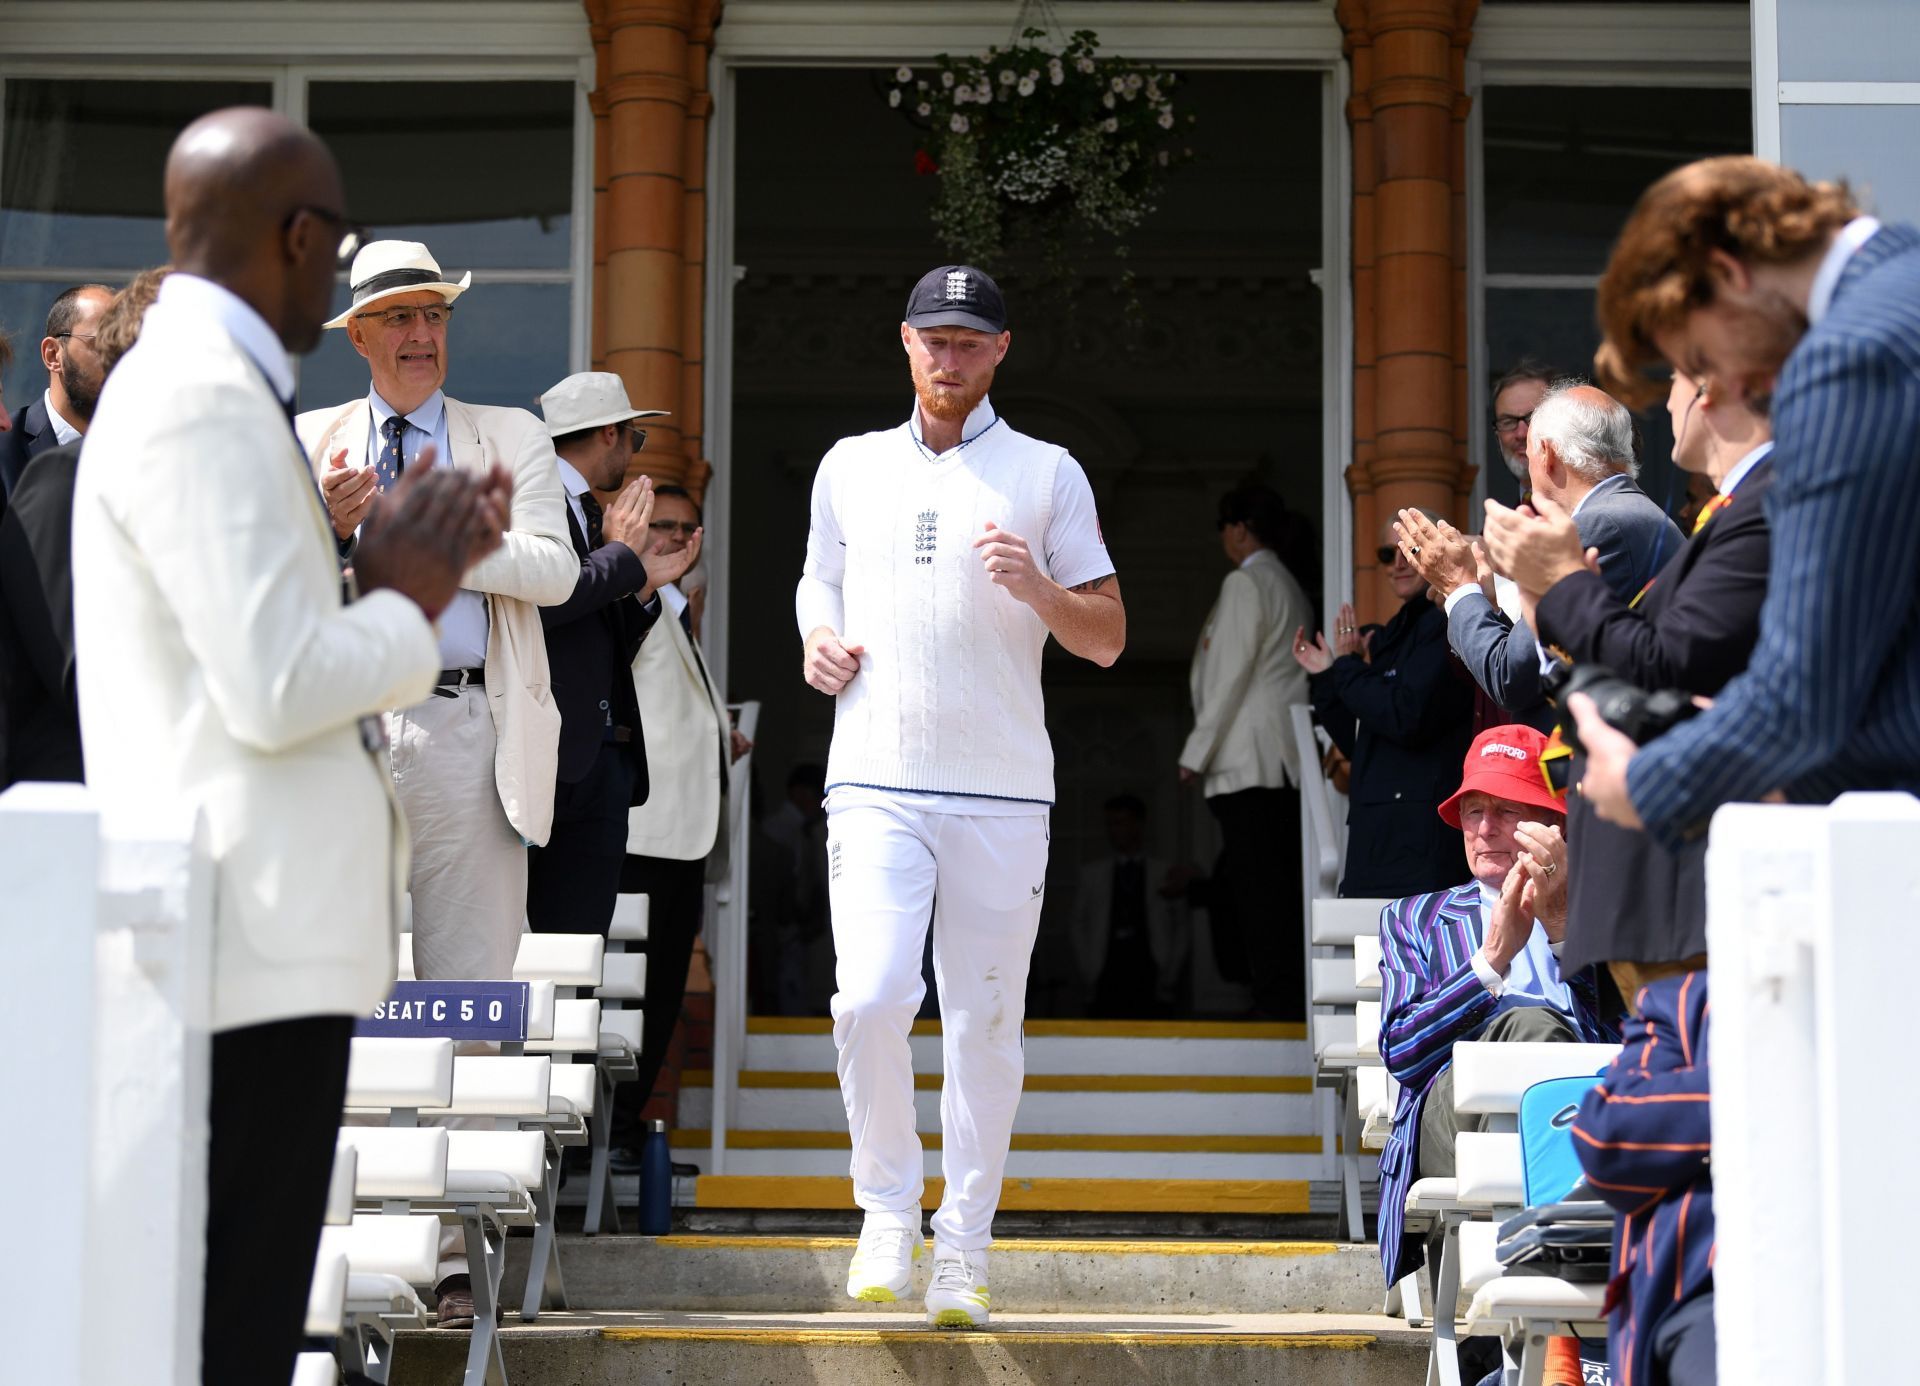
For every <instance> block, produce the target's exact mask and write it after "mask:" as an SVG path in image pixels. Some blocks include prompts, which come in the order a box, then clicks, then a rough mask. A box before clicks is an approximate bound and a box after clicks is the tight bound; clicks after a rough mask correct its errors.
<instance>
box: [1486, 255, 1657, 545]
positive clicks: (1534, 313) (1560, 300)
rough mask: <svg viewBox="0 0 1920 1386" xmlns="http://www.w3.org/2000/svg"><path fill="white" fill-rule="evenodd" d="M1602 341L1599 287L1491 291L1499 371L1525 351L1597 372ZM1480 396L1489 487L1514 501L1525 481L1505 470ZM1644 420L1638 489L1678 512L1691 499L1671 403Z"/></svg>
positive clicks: (1490, 352)
mask: <svg viewBox="0 0 1920 1386" xmlns="http://www.w3.org/2000/svg"><path fill="white" fill-rule="evenodd" d="M1599 345H1600V329H1599V328H1598V327H1596V326H1595V325H1594V317H1593V294H1592V293H1591V292H1590V291H1588V290H1585V289H1579V290H1568V289H1490V290H1488V292H1487V367H1488V370H1489V371H1490V372H1491V373H1492V374H1493V375H1494V376H1495V377H1498V376H1499V375H1500V374H1501V373H1502V372H1504V371H1505V370H1506V369H1507V367H1508V366H1510V365H1512V364H1513V363H1514V362H1515V361H1518V360H1519V359H1520V358H1521V357H1522V356H1526V355H1529V354H1530V355H1533V356H1537V357H1539V358H1540V359H1542V360H1543V361H1545V362H1546V363H1547V364H1548V365H1549V366H1552V367H1554V368H1555V369H1556V370H1561V371H1564V372H1566V373H1567V374H1568V375H1582V376H1585V375H1592V374H1593V353H1594V351H1595V350H1596V349H1597V348H1598V347H1599ZM1475 404H1476V409H1477V413H1476V418H1477V420H1478V426H1479V427H1480V428H1482V429H1485V430H1487V450H1486V459H1487V462H1486V467H1487V494H1488V495H1490V496H1492V497H1493V498H1494V499H1495V500H1499V501H1504V502H1505V503H1507V504H1508V505H1512V504H1513V503H1514V502H1515V501H1517V500H1518V499H1519V494H1520V493H1519V483H1518V482H1517V481H1516V480H1515V478H1514V476H1513V474H1512V473H1511V472H1509V471H1508V470H1507V465H1506V463H1505V462H1504V461H1502V460H1501V458H1500V455H1499V452H1498V450H1497V449H1496V448H1495V447H1494V444H1493V438H1492V428H1493V425H1492V423H1491V422H1490V421H1489V413H1490V411H1489V410H1488V408H1487V398H1486V395H1485V392H1484V391H1483V392H1482V394H1481V396H1480V399H1479V400H1478V401H1476V402H1475ZM1635 418H1637V419H1638V420H1639V423H1640V436H1641V448H1640V458H1641V467H1640V489H1641V490H1643V491H1645V492H1646V493H1647V494H1648V495H1649V496H1652V497H1653V498H1654V500H1655V501H1657V502H1659V503H1660V504H1661V505H1663V506H1665V507H1666V509H1667V513H1668V514H1674V513H1677V512H1678V511H1679V509H1680V507H1681V506H1682V505H1684V504H1685V503H1686V489H1687V488H1686V477H1685V476H1684V475H1683V474H1682V473H1681V472H1680V471H1679V470H1678V469H1677V468H1675V467H1674V465H1673V462H1672V457H1673V429H1672V427H1671V426H1670V425H1669V422H1668V420H1667V411H1666V410H1665V409H1663V408H1659V407H1655V408H1653V409H1649V410H1647V411H1645V412H1644V413H1641V414H1637V415H1635Z"/></svg>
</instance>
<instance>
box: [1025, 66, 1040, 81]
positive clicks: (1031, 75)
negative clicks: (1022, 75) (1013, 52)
mask: <svg viewBox="0 0 1920 1386" xmlns="http://www.w3.org/2000/svg"><path fill="white" fill-rule="evenodd" d="M1027 80H1028V81H1029V82H1037V81H1039V80H1040V69H1039V68H1037V67H1030V68H1028V69H1027Z"/></svg>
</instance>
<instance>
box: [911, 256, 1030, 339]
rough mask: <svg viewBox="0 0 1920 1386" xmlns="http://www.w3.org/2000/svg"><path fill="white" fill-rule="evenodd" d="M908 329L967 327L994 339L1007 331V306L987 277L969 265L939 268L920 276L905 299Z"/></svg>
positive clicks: (996, 285)
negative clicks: (987, 334)
mask: <svg viewBox="0 0 1920 1386" xmlns="http://www.w3.org/2000/svg"><path fill="white" fill-rule="evenodd" d="M907 326H908V327H971V328H972V329H973V330H974V331H976V332H991V333H993V334H994V335H995V336H998V335H999V334H1000V333H1002V332H1005V331H1006V330H1007V302H1006V300H1005V299H1003V298H1001V297H1000V286H999V285H998V284H996V283H994V282H993V279H992V277H991V276H989V275H987V274H985V273H983V272H982V271H980V270H977V269H975V268H974V267H973V266H972V265H942V266H940V268H939V269H931V270H928V271H927V272H926V273H925V274H923V275H921V276H920V282H919V283H918V284H915V285H914V286H913V292H912V293H910V294H908V295H907Z"/></svg>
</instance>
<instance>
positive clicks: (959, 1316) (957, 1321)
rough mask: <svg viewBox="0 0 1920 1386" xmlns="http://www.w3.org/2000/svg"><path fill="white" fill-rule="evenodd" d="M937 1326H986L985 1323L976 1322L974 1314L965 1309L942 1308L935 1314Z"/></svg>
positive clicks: (934, 1318) (934, 1321)
mask: <svg viewBox="0 0 1920 1386" xmlns="http://www.w3.org/2000/svg"><path fill="white" fill-rule="evenodd" d="M933 1326H934V1327H935V1328H985V1327H986V1325H985V1324H983V1323H975V1322H974V1321H973V1315H971V1314H969V1313H968V1312H967V1311H966V1310H964V1309H942V1310H941V1311H940V1312H939V1313H937V1314H935V1315H934V1316H933Z"/></svg>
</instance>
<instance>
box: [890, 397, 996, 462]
mask: <svg viewBox="0 0 1920 1386" xmlns="http://www.w3.org/2000/svg"><path fill="white" fill-rule="evenodd" d="M998 422H1000V416H999V415H998V414H996V413H994V412H993V401H992V400H991V399H989V398H987V396H985V395H982V396H981V397H980V402H979V403H978V404H976V405H974V406H973V412H972V413H971V414H968V415H967V421H966V422H965V423H963V424H961V425H960V446H961V447H965V446H966V445H967V444H968V443H971V442H972V441H973V440H974V439H975V438H978V437H979V436H980V435H981V434H982V433H985V432H986V431H987V430H988V429H990V428H992V427H993V426H994V425H995V424H996V423H998ZM907 430H908V432H910V433H911V434H912V435H913V441H914V442H916V443H918V444H919V445H920V446H921V447H922V448H926V446H927V440H926V438H925V436H924V435H922V433H921V432H920V402H919V401H918V400H915V401H914V404H913V412H912V413H911V414H909V415H907ZM938 455H939V456H945V454H944V453H941V454H938Z"/></svg>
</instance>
